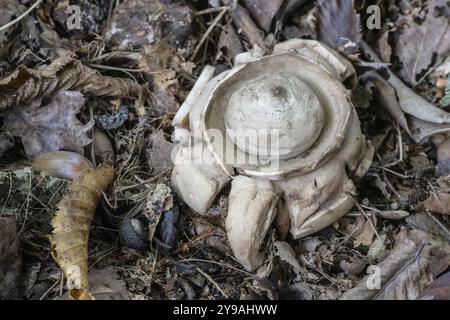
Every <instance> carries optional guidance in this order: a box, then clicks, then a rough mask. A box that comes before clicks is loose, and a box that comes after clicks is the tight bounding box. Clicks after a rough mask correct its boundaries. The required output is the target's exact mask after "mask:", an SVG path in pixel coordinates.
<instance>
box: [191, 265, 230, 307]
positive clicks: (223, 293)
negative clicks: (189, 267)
mask: <svg viewBox="0 0 450 320" xmlns="http://www.w3.org/2000/svg"><path fill="white" fill-rule="evenodd" d="M196 269H197V271H198V272H200V273H201V274H202V275H203V276H204V277H205V278H206V280H208V281H209V282H211V283H212V284H213V285H214V286H215V287H216V288H217V290H219V291H220V293H221V294H222V295H223V296H224V297H225V298H227V299H230V297H228V296H227V294H226V293H225V292H223V290H222V288H221V287H220V286H219V284H218V283H217V282H215V281H214V279H213V278H211V276H210V275H209V274H207V273H206V272H204V271H203V270H202V269H200V268H196Z"/></svg>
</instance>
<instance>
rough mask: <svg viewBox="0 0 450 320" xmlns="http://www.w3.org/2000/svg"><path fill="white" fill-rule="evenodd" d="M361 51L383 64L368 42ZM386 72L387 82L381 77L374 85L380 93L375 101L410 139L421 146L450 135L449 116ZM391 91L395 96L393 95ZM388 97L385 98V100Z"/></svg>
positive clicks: (393, 75) (388, 71) (363, 44)
mask: <svg viewBox="0 0 450 320" xmlns="http://www.w3.org/2000/svg"><path fill="white" fill-rule="evenodd" d="M362 48H363V51H364V53H365V55H367V57H368V58H370V59H372V60H373V61H375V62H376V63H380V62H381V59H380V58H379V57H378V56H377V55H376V53H375V52H374V51H373V50H372V49H371V48H370V47H369V46H368V45H367V44H366V43H365V42H362ZM386 71H387V73H388V78H387V79H385V80H383V78H382V77H379V78H378V80H380V81H373V82H372V83H373V84H374V85H375V86H376V87H377V89H378V92H379V94H378V97H376V99H377V100H378V102H379V103H380V104H381V105H382V106H383V107H385V108H386V109H387V110H388V111H389V113H390V114H391V115H392V116H393V117H394V119H396V120H397V122H398V123H399V124H400V125H401V126H402V127H403V128H404V129H405V131H407V132H410V134H411V137H412V138H413V139H414V140H415V141H416V142H420V141H422V140H424V139H426V138H428V137H430V136H432V135H434V134H437V133H444V132H448V131H450V113H448V112H445V111H444V110H442V109H440V108H438V107H436V106H435V105H433V104H432V103H430V102H429V101H427V100H425V99H424V98H423V97H422V96H420V95H418V94H417V93H416V92H414V91H413V90H412V89H411V88H409V87H408V86H407V85H406V84H404V83H403V82H402V81H401V80H400V79H399V78H398V77H397V76H396V75H395V74H394V73H393V72H392V71H391V70H389V69H387V68H386ZM389 85H390V86H391V88H390V87H389ZM392 88H393V89H394V90H395V92H393V91H392ZM394 93H395V95H394ZM385 94H386V96H384V95H385ZM383 96H384V97H383ZM402 113H403V115H402ZM405 119H406V122H405Z"/></svg>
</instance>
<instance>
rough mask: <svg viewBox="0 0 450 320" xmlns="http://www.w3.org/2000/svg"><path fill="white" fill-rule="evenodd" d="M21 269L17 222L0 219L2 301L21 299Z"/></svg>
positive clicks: (0, 294) (0, 292) (0, 288)
mask: <svg viewBox="0 0 450 320" xmlns="http://www.w3.org/2000/svg"><path fill="white" fill-rule="evenodd" d="M21 267H22V256H21V254H20V247H19V239H18V238H17V232H16V221H15V220H13V219H9V218H3V217H0V300H3V299H17V298H18V297H19V288H20V280H21V279H20V276H21Z"/></svg>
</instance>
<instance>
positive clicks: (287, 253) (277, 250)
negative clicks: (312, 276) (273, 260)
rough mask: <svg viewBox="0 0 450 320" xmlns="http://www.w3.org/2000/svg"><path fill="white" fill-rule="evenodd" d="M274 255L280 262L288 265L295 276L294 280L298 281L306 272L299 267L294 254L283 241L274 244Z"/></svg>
mask: <svg viewBox="0 0 450 320" xmlns="http://www.w3.org/2000/svg"><path fill="white" fill-rule="evenodd" d="M273 246H274V250H273V252H274V255H275V256H277V257H279V258H280V260H281V261H284V262H286V263H288V264H289V265H290V266H291V267H292V269H293V271H294V273H295V275H296V278H295V280H297V281H298V280H300V276H301V275H302V274H306V273H307V272H306V270H305V269H304V268H303V267H301V266H300V263H299V262H298V260H297V258H296V257H295V252H294V250H292V248H291V246H290V245H289V244H288V243H287V242H284V241H276V242H275V243H274V244H273Z"/></svg>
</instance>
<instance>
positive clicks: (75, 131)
mask: <svg viewBox="0 0 450 320" xmlns="http://www.w3.org/2000/svg"><path fill="white" fill-rule="evenodd" d="M41 101H42V99H37V100H35V101H33V102H31V103H30V104H28V105H24V106H22V107H16V108H12V109H10V110H7V111H6V114H5V123H6V130H7V131H9V132H10V133H12V134H13V135H15V136H18V137H20V138H21V139H22V143H23V145H24V147H25V151H26V153H27V155H28V157H29V158H35V157H37V156H39V155H41V154H44V153H47V152H51V151H58V150H70V151H75V152H78V153H80V154H81V153H82V152H83V147H84V146H85V145H87V144H89V143H90V142H91V139H89V138H88V136H87V135H86V133H87V132H88V131H89V130H91V129H92V126H93V125H94V121H90V122H88V123H87V124H85V125H84V124H83V123H81V122H80V121H79V120H78V119H77V117H76V115H77V113H78V112H79V111H80V109H81V107H82V106H83V104H84V98H83V95H82V94H81V93H80V92H77V91H61V92H58V93H57V94H56V95H55V96H54V97H53V98H52V99H51V101H50V102H49V103H48V104H47V105H44V106H41Z"/></svg>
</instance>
